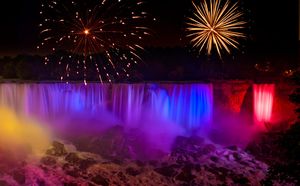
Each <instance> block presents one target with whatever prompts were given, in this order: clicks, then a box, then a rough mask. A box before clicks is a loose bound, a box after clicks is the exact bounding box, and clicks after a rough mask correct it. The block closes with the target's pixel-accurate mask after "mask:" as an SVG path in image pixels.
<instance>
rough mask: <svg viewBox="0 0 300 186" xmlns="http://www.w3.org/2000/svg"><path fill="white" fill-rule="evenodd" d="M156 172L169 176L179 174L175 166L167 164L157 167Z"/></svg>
mask: <svg viewBox="0 0 300 186" xmlns="http://www.w3.org/2000/svg"><path fill="white" fill-rule="evenodd" d="M154 171H155V172H157V173H159V174H161V175H163V176H167V177H173V176H175V175H176V174H177V171H176V168H175V166H172V165H171V166H166V167H161V168H156V169H154Z"/></svg>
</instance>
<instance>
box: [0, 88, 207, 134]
mask: <svg viewBox="0 0 300 186" xmlns="http://www.w3.org/2000/svg"><path fill="white" fill-rule="evenodd" d="M0 106H6V107H9V108H12V109H13V110H15V111H16V112H17V113H19V114H22V115H31V116H35V117H38V118H42V119H52V120H55V119H56V118H57V117H63V116H67V115H70V114H72V113H73V114H74V113H75V114H77V113H78V114H80V113H89V114H91V113H97V111H99V110H101V109H104V110H106V111H108V112H111V113H112V114H113V115H114V116H115V117H116V118H117V119H118V120H119V121H120V123H123V124H125V125H128V126H132V127H137V126H138V125H139V124H143V123H144V118H145V116H151V117H152V116H153V117H158V118H160V119H159V120H165V121H169V122H172V123H174V124H176V125H180V126H183V127H184V128H186V129H194V128H201V127H202V126H204V125H207V124H208V123H210V121H211V119H212V112H213V91H212V85H211V84H179V85H176V84H165V85H163V84H157V85H155V84H104V85H102V84H96V83H95V84H88V85H87V86H84V85H83V84H62V83H53V84H0ZM95 115H97V114H95ZM97 117H104V116H101V115H99V116H97Z"/></svg>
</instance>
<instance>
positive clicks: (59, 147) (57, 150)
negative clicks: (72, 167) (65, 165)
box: [46, 141, 67, 156]
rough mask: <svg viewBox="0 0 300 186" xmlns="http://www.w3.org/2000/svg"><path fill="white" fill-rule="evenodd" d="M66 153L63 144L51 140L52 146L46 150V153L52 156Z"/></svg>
mask: <svg viewBox="0 0 300 186" xmlns="http://www.w3.org/2000/svg"><path fill="white" fill-rule="evenodd" d="M66 153H67V151H66V149H65V145H64V144H62V143H60V142H58V141H53V143H52V148H51V149H49V150H47V152H46V154H47V155H52V156H63V155H65V154H66Z"/></svg>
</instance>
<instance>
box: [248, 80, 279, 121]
mask: <svg viewBox="0 0 300 186" xmlns="http://www.w3.org/2000/svg"><path fill="white" fill-rule="evenodd" d="M253 88H254V117H255V118H254V119H255V120H256V121H257V122H270V121H271V117H272V108H273V100H274V90H275V85H274V84H261V85H254V86H253Z"/></svg>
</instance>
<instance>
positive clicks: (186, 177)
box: [175, 164, 196, 183]
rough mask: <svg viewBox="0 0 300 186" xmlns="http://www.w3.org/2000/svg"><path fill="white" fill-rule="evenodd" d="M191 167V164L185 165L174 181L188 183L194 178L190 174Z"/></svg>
mask: <svg viewBox="0 0 300 186" xmlns="http://www.w3.org/2000/svg"><path fill="white" fill-rule="evenodd" d="M192 169H193V166H192V165H191V164H188V165H185V166H184V167H183V168H182V169H181V172H180V173H179V174H178V175H177V176H176V177H175V179H176V180H180V181H183V182H186V183H190V182H191V181H193V179H194V178H195V177H196V176H194V175H193V174H192Z"/></svg>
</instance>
